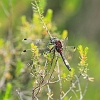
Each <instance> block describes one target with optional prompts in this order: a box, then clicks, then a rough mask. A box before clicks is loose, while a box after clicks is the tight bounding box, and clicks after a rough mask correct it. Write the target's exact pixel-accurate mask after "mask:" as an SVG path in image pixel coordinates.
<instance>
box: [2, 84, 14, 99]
mask: <svg viewBox="0 0 100 100" xmlns="http://www.w3.org/2000/svg"><path fill="white" fill-rule="evenodd" d="M11 89H12V85H11V83H7V86H6V92H5V96H4V98H3V100H10V92H11Z"/></svg>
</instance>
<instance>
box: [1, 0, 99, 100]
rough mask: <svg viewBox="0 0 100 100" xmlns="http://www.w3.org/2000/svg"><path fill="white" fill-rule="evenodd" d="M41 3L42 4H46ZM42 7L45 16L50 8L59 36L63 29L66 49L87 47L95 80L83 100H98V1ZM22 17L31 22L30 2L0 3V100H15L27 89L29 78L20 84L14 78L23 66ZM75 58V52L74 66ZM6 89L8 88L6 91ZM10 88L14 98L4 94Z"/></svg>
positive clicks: (50, 1)
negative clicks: (66, 41) (21, 54)
mask: <svg viewBox="0 0 100 100" xmlns="http://www.w3.org/2000/svg"><path fill="white" fill-rule="evenodd" d="M40 1H41V3H42V2H44V1H45V0H40ZM44 5H45V6H44V7H45V10H44V14H46V12H47V9H49V8H50V9H52V10H53V18H52V21H53V22H54V23H55V26H56V27H57V31H59V34H61V33H62V31H63V30H65V29H66V30H67V31H68V38H69V43H68V44H69V45H74V46H75V47H77V46H78V45H80V44H81V45H83V47H86V46H87V47H89V52H88V64H89V66H88V67H89V71H88V74H89V76H92V77H94V82H92V83H91V82H90V83H89V86H88V90H87V93H86V95H85V97H84V100H100V86H99V85H100V78H99V76H100V62H99V60H100V52H99V51H100V46H99V43H100V0H46V2H45V4H44ZM23 15H24V16H26V19H27V21H28V22H31V21H32V17H33V11H32V6H31V0H20V1H19V0H0V90H2V91H0V100H6V99H4V98H7V97H6V96H10V99H11V98H13V99H11V100H18V97H17V93H16V88H18V87H19V88H20V87H22V86H23V88H26V90H27V89H28V88H29V87H30V85H28V84H29V83H27V82H26V81H29V78H26V80H23V82H20V81H21V80H20V79H18V78H17V75H19V72H17V71H16V70H15V69H16V67H17V66H20V69H21V67H23V66H24V62H23V61H22V59H21V57H20V53H21V50H22V48H24V47H22V46H23V45H22V39H23V38H26V37H25V36H27V35H23V34H24V33H23V34H22V32H21V30H20V29H21V27H22V23H23V22H22V20H21V18H22V16H23ZM31 34H33V33H31ZM76 55H77V51H76V54H75V57H73V59H72V60H73V61H74V64H76V65H77V63H78V56H76ZM76 57H77V58H76ZM74 64H72V65H74ZM24 70H27V68H26V69H24ZM75 70H77V68H75ZM22 72H23V73H22V75H21V76H20V77H25V76H24V75H26V76H27V75H29V73H28V72H27V73H24V72H25V71H22ZM15 73H17V75H15ZM22 79H24V78H22ZM9 82H10V83H11V84H12V85H10V84H9ZM25 82H26V84H25ZM15 84H16V86H15ZM21 84H23V85H22V86H21ZM7 86H8V87H9V88H6V87H7ZM13 87H14V88H13ZM10 88H13V89H12V90H11V91H10V90H9V93H10V94H12V93H13V94H12V95H13V96H12V95H10V94H9V93H8V94H9V95H7V93H6V92H5V91H6V89H10ZM55 91H56V90H55ZM30 92H31V89H30ZM14 97H15V98H16V99H14ZM8 98H9V97H8ZM10 99H9V100H10ZM66 100H67V99H66ZM73 100H74V99H73Z"/></svg>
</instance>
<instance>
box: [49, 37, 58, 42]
mask: <svg viewBox="0 0 100 100" xmlns="http://www.w3.org/2000/svg"><path fill="white" fill-rule="evenodd" d="M57 40H58V39H57V38H56V37H52V38H50V41H51V43H55V42H56V41H57Z"/></svg>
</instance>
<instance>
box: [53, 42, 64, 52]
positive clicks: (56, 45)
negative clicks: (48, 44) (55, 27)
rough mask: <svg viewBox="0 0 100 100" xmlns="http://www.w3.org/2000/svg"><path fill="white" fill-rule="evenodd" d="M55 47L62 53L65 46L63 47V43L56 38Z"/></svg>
mask: <svg viewBox="0 0 100 100" xmlns="http://www.w3.org/2000/svg"><path fill="white" fill-rule="evenodd" d="M55 48H56V50H57V52H59V53H61V52H62V50H63V48H62V43H61V41H60V40H56V41H55Z"/></svg>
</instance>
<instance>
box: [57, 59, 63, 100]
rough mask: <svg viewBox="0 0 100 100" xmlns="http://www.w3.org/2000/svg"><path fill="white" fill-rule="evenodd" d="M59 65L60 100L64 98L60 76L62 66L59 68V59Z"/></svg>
mask: <svg viewBox="0 0 100 100" xmlns="http://www.w3.org/2000/svg"><path fill="white" fill-rule="evenodd" d="M57 66H58V79H59V86H60V100H62V82H61V77H60V68H59V63H58V61H57Z"/></svg>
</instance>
